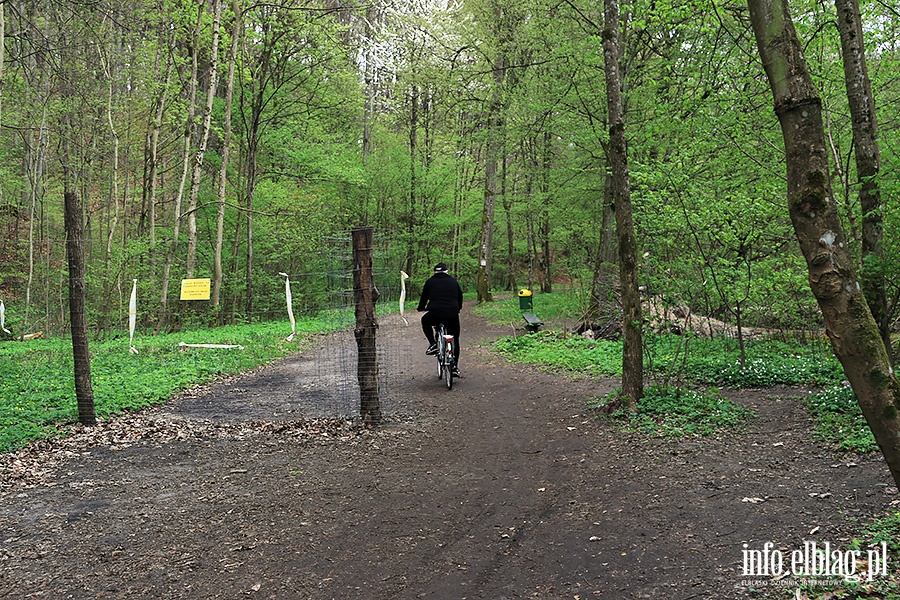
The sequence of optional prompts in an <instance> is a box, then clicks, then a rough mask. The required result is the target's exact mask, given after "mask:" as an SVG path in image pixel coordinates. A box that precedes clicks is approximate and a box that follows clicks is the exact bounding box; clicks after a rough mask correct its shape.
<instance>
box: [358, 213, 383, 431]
mask: <svg viewBox="0 0 900 600" xmlns="http://www.w3.org/2000/svg"><path fill="white" fill-rule="evenodd" d="M352 238H353V295H354V299H355V300H356V328H355V329H354V332H353V333H354V335H355V336H356V347H357V350H358V354H357V365H356V377H357V381H358V382H359V414H360V416H361V417H362V421H363V423H365V424H366V425H369V426H372V425H378V424H379V423H381V402H380V400H379V398H378V356H377V353H376V350H375V331H376V330H377V329H378V321H377V319H376V318H375V302H376V301H377V300H378V290H377V289H376V288H375V277H374V271H373V269H372V228H371V227H364V228H358V229H354V230H353V231H352Z"/></svg>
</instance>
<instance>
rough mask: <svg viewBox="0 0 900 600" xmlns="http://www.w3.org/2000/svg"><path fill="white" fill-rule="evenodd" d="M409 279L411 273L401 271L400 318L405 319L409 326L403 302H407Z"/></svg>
mask: <svg viewBox="0 0 900 600" xmlns="http://www.w3.org/2000/svg"><path fill="white" fill-rule="evenodd" d="M407 279H409V275H407V274H406V271H400V318H401V319H403V322H404V323H406V326H407V327H409V321H407V320H406V317H404V316H403V315H404V313H405V312H406V311H404V310H403V303H404V302H406V280H407Z"/></svg>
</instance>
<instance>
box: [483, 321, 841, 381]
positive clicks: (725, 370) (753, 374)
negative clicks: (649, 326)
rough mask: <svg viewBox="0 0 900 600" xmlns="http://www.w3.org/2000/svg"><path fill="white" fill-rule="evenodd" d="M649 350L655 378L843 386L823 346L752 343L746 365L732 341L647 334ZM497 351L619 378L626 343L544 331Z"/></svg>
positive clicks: (502, 343)
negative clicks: (742, 363) (837, 384)
mask: <svg viewBox="0 0 900 600" xmlns="http://www.w3.org/2000/svg"><path fill="white" fill-rule="evenodd" d="M644 345H645V356H644V366H645V368H647V370H648V372H649V373H650V374H651V375H653V376H657V377H662V378H669V379H678V380H682V381H692V382H695V383H698V384H703V385H716V386H727V387H733V388H743V387H770V386H774V385H825V384H835V383H837V382H840V381H841V380H842V377H843V373H842V371H841V367H840V364H839V363H838V362H837V360H835V359H834V357H833V356H832V355H831V354H830V353H829V352H828V351H827V348H826V347H825V346H823V345H820V344H814V345H809V346H803V345H799V344H797V345H794V344H787V343H785V342H780V341H776V340H755V341H752V342H747V344H746V352H747V360H746V361H745V363H744V365H743V366H742V365H741V362H740V348H739V347H738V346H737V343H736V342H735V341H734V340H731V339H726V338H714V339H707V338H700V337H694V338H692V339H689V338H686V337H685V336H675V335H665V336H661V335H655V334H647V335H644ZM685 347H686V349H685ZM495 348H496V349H497V351H498V352H500V354H502V355H504V356H505V357H507V358H508V359H510V360H512V361H515V362H522V363H530V364H538V365H542V366H546V367H548V368H552V369H562V370H565V371H568V372H571V373H575V374H592V375H602V376H608V377H617V376H619V375H621V373H622V342H621V341H609V340H590V339H587V338H584V337H582V336H580V335H575V334H571V333H568V332H561V331H539V332H537V333H533V334H523V335H519V336H510V337H505V338H502V339H500V340H498V341H497V342H496V343H495Z"/></svg>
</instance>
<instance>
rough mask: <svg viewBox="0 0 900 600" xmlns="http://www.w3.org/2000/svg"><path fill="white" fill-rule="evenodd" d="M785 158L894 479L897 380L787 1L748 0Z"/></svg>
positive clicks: (821, 299) (831, 321)
mask: <svg viewBox="0 0 900 600" xmlns="http://www.w3.org/2000/svg"><path fill="white" fill-rule="evenodd" d="M748 5H749V7H750V18H751V21H752V24H753V30H754V33H755V35H756V42H757V45H758V47H759V54H760V58H761V59H762V63H763V67H764V68H765V71H766V75H767V76H768V79H769V84H770V85H771V88H772V94H773V96H774V104H775V113H776V114H777V115H778V120H779V122H780V123H781V131H782V135H783V137H784V145H785V156H786V160H787V182H788V208H789V212H790V216H791V222H792V223H793V225H794V233H795V235H796V237H797V240H798V242H799V244H800V249H801V251H802V252H803V256H804V257H805V258H806V264H807V268H808V270H809V282H810V287H811V288H812V292H813V294H814V295H815V297H816V300H817V301H818V304H819V308H820V309H821V310H822V314H823V316H824V318H825V327H826V332H827V334H828V338H829V339H830V340H831V345H832V348H833V349H834V354H835V356H836V357H837V358H838V360H840V362H841V365H842V366H843V367H844V373H845V374H846V376H847V379H848V380H849V381H850V385H851V386H852V387H853V392H854V393H855V394H856V398H857V400H858V402H859V405H860V408H861V409H862V413H863V415H864V416H865V418H866V421H867V422H868V424H869V427H870V428H871V429H872V433H873V435H874V436H875V440H876V441H877V442H878V446H879V447H880V448H881V451H882V453H883V454H884V458H885V460H886V462H887V465H888V468H889V469H890V471H891V475H892V476H893V478H894V481H896V482H897V483H898V485H900V418H898V408H900V383H898V381H897V378H896V376H895V375H894V371H893V369H892V367H891V364H890V360H889V359H888V355H887V351H886V349H885V345H884V342H883V341H882V339H881V335H880V333H879V331H878V326H877V324H876V323H875V320H874V319H873V318H872V313H871V312H870V311H869V307H868V304H867V303H866V299H865V298H864V296H863V293H862V291H861V288H860V285H859V282H858V281H857V277H856V266H855V264H854V262H853V260H852V258H851V256H850V255H849V253H848V251H847V248H846V243H845V240H844V236H843V232H842V231H841V223H840V220H839V218H838V213H837V209H836V206H835V202H834V198H833V196H832V192H831V187H830V180H829V178H828V152H827V148H826V141H825V130H824V126H823V123H822V106H821V101H820V100H819V97H818V95H817V94H816V92H815V90H814V88H813V83H812V79H811V77H810V76H809V72H808V70H807V66H806V61H805V59H804V58H803V54H802V51H801V47H800V42H799V40H798V39H797V34H796V31H795V30H794V25H793V22H792V21H791V17H790V14H789V11H788V6H787V0H748Z"/></svg>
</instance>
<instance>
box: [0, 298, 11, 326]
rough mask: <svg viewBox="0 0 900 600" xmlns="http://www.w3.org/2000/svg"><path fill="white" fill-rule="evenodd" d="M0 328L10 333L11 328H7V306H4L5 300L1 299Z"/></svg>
mask: <svg viewBox="0 0 900 600" xmlns="http://www.w3.org/2000/svg"><path fill="white" fill-rule="evenodd" d="M0 329H2V330H3V331H5V332H6V333H10V331H9V329H7V328H6V307H5V306H3V300H0Z"/></svg>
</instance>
